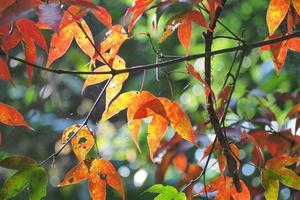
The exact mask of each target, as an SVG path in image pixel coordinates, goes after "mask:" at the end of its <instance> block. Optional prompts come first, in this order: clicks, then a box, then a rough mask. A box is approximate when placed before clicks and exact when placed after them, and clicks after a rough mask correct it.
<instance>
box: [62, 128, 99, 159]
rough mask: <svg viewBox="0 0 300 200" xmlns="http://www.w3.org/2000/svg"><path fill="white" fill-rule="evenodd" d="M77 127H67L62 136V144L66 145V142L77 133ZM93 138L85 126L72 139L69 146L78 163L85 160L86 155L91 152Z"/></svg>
mask: <svg viewBox="0 0 300 200" xmlns="http://www.w3.org/2000/svg"><path fill="white" fill-rule="evenodd" d="M79 127H80V126H79V125H73V126H71V127H68V128H67V129H66V130H65V131H64V132H63V134H62V143H63V144H64V143H66V141H67V140H68V139H69V138H70V137H71V136H72V134H74V133H75V132H77V131H78V129H79ZM94 143H95V141H94V137H93V133H92V132H91V131H90V130H89V128H88V127H87V126H84V127H82V128H81V129H80V130H79V131H78V132H77V134H76V135H75V137H73V138H72V140H71V144H72V149H73V151H74V153H75V155H76V157H77V158H78V160H79V161H83V160H84V159H85V156H86V154H87V153H88V152H89V151H90V150H91V148H92V147H93V146H94Z"/></svg>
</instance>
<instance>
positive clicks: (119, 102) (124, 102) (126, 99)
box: [100, 91, 138, 123]
mask: <svg viewBox="0 0 300 200" xmlns="http://www.w3.org/2000/svg"><path fill="white" fill-rule="evenodd" d="M137 94H138V92H136V91H130V92H125V93H122V94H120V95H119V96H117V97H116V98H115V100H114V101H113V102H112V103H111V104H110V105H109V106H108V107H107V108H106V109H105V111H104V112H103V114H102V117H101V121H100V122H101V123H103V122H105V121H106V120H108V119H109V118H111V117H112V116H114V115H116V114H118V113H119V112H120V111H122V110H124V109H126V108H127V107H128V105H129V104H130V103H131V102H132V100H133V99H134V98H135V96H136V95H137Z"/></svg>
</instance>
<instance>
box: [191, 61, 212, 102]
mask: <svg viewBox="0 0 300 200" xmlns="http://www.w3.org/2000/svg"><path fill="white" fill-rule="evenodd" d="M185 66H186V69H187V70H188V72H189V73H190V74H191V75H192V76H194V77H195V78H196V79H198V80H199V81H200V82H201V84H202V86H203V87H204V89H205V95H206V97H208V96H209V95H211V97H212V98H213V99H214V100H216V97H215V94H214V92H213V91H212V89H211V88H210V87H209V85H207V83H206V82H205V81H204V80H203V79H202V77H201V75H200V74H199V72H197V71H196V70H195V69H194V66H193V65H192V64H189V63H186V64H185Z"/></svg>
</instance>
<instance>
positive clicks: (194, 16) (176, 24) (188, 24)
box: [158, 10, 210, 55]
mask: <svg viewBox="0 0 300 200" xmlns="http://www.w3.org/2000/svg"><path fill="white" fill-rule="evenodd" d="M192 21H193V22H195V23H197V24H198V25H199V26H202V27H204V28H205V29H207V30H210V28H209V26H208V25H207V24H206V22H205V18H204V16H203V15H202V13H201V12H200V11H195V10H193V11H191V12H188V13H185V14H179V15H175V16H173V17H172V18H171V19H170V20H169V21H168V22H167V25H166V26H165V29H164V32H163V35H162V37H161V38H160V40H159V41H158V43H162V42H163V41H164V40H165V39H166V38H168V37H169V36H170V35H171V34H172V33H173V32H174V31H175V30H176V29H177V28H178V32H177V34H178V39H179V41H180V43H181V45H182V46H183V47H184V49H185V53H186V55H188V54H189V46H190V43H191V37H192Z"/></svg>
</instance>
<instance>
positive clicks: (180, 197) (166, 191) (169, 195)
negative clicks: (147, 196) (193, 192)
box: [145, 184, 187, 200]
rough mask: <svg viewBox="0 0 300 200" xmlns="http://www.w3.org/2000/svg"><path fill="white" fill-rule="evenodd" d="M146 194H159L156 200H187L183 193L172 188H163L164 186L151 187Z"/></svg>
mask: <svg viewBox="0 0 300 200" xmlns="http://www.w3.org/2000/svg"><path fill="white" fill-rule="evenodd" d="M145 192H149V193H159V195H158V196H156V197H155V198H154V200H170V199H173V200H186V199H187V198H186V196H185V194H184V193H183V192H178V191H177V190H176V188H174V187H172V186H163V185H162V184H156V185H153V186H151V187H150V188H149V189H147V190H146V191H145Z"/></svg>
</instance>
